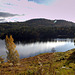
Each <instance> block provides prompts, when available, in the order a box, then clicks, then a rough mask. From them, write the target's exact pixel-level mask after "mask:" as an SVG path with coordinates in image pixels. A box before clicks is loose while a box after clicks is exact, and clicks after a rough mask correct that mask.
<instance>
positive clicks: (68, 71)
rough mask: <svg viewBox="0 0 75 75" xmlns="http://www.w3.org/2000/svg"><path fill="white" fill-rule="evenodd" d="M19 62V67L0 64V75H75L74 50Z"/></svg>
mask: <svg viewBox="0 0 75 75" xmlns="http://www.w3.org/2000/svg"><path fill="white" fill-rule="evenodd" d="M20 60H21V61H20V64H19V65H16V64H15V65H10V63H8V62H5V63H2V64H0V75H75V49H72V50H69V51H66V52H56V53H43V54H39V55H37V56H34V57H29V58H24V59H20Z"/></svg>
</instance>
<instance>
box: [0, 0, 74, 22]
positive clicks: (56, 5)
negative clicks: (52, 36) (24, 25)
mask: <svg viewBox="0 0 75 75" xmlns="http://www.w3.org/2000/svg"><path fill="white" fill-rule="evenodd" d="M5 3H7V4H5ZM8 4H10V5H8ZM11 4H12V5H11ZM74 9H75V0H55V1H54V2H52V3H51V4H49V5H44V4H38V3H35V2H33V1H28V0H19V1H18V0H0V11H1V12H8V13H12V14H19V15H22V14H24V15H22V16H15V17H13V18H6V20H8V21H14V20H18V21H25V20H28V19H33V18H47V19H65V20H68V21H73V22H75V17H74V16H75V10H74Z"/></svg>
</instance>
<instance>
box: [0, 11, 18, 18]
mask: <svg viewBox="0 0 75 75" xmlns="http://www.w3.org/2000/svg"><path fill="white" fill-rule="evenodd" d="M13 16H19V15H18V14H11V13H7V12H0V17H13Z"/></svg>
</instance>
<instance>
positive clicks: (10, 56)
mask: <svg viewBox="0 0 75 75" xmlns="http://www.w3.org/2000/svg"><path fill="white" fill-rule="evenodd" d="M13 41H14V39H13V38H12V35H10V38H9V37H8V36H7V35H6V39H5V43H6V49H7V50H8V51H7V60H8V61H10V62H11V63H13V64H15V63H18V62H19V54H18V51H17V50H15V48H16V45H15V43H14V42H13Z"/></svg>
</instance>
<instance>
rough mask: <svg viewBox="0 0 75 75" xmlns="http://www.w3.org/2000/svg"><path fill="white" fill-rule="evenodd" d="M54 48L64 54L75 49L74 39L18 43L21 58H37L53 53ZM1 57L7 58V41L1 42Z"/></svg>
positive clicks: (17, 47)
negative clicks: (39, 55)
mask: <svg viewBox="0 0 75 75" xmlns="http://www.w3.org/2000/svg"><path fill="white" fill-rule="evenodd" d="M52 48H54V49H55V50H56V52H64V51H67V50H70V49H72V48H75V46H74V39H59V38H58V39H51V40H46V41H39V40H38V41H33V42H32V41H30V42H28V43H26V41H23V42H21V41H18V42H16V49H17V50H18V52H19V55H20V58H25V57H30V56H35V55H38V54H40V53H46V52H51V50H52ZM0 55H5V56H6V49H5V41H4V40H0Z"/></svg>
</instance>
